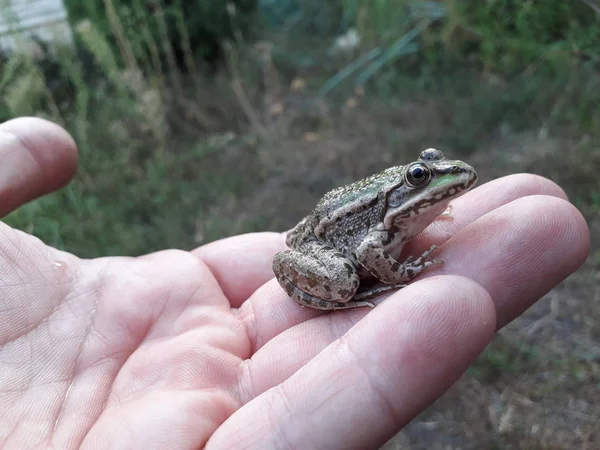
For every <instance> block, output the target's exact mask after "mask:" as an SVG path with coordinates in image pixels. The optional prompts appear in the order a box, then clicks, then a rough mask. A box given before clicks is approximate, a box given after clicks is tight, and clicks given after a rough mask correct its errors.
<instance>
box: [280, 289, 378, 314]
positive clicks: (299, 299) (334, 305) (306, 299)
mask: <svg viewBox="0 0 600 450" xmlns="http://www.w3.org/2000/svg"><path fill="white" fill-rule="evenodd" d="M286 292H287V294H288V295H289V296H290V297H291V298H292V299H293V300H294V301H295V302H296V303H298V304H300V305H302V306H308V307H309V308H313V309H321V310H323V311H332V310H338V309H354V308H364V307H367V306H368V307H371V308H375V305H374V304H373V303H371V302H367V301H354V300H351V301H349V302H346V303H342V302H332V301H330V300H329V301H328V300H321V299H318V298H316V297H313V296H311V295H308V294H307V293H306V292H302V291H301V290H300V289H298V288H297V287H296V286H294V285H293V284H291V283H289V288H288V287H286Z"/></svg>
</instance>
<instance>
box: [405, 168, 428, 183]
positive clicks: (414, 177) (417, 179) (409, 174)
mask: <svg viewBox="0 0 600 450" xmlns="http://www.w3.org/2000/svg"><path fill="white" fill-rule="evenodd" d="M430 176H431V172H430V171H429V168H428V167H427V166H425V165H423V164H419V163H417V164H413V165H412V166H410V167H409V168H408V170H407V171H406V182H407V183H408V184H409V185H410V186H413V187H419V186H423V185H424V184H426V183H427V182H428V181H429V178H430Z"/></svg>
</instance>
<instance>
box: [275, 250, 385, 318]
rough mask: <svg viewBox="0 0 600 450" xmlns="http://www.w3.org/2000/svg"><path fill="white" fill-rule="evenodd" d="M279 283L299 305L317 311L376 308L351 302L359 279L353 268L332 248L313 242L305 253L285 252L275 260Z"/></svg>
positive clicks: (365, 303)
mask: <svg viewBox="0 0 600 450" xmlns="http://www.w3.org/2000/svg"><path fill="white" fill-rule="evenodd" d="M273 271H274V272H275V276H276V278H277V281H278V282H279V284H280V285H281V286H282V287H283V288H284V289H285V291H286V292H287V294H288V295H289V296H290V297H291V298H292V299H293V300H295V301H296V302H297V303H299V304H301V305H304V306H308V307H311V308H315V309H322V310H333V309H351V308H360V307H364V306H373V304H371V303H370V302H362V301H361V302H356V301H352V298H353V296H354V293H355V292H356V290H357V289H358V286H359V284H360V280H359V277H358V274H357V272H356V269H355V267H354V265H353V264H352V263H351V262H350V261H349V260H348V259H347V258H346V257H345V256H344V255H343V254H341V253H340V252H338V251H337V250H335V249H334V248H333V247H330V246H327V245H325V244H322V243H320V242H310V243H307V244H305V245H304V246H303V247H302V251H296V250H286V251H283V252H280V253H277V254H276V255H275V257H274V258H273Z"/></svg>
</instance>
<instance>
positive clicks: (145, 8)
mask: <svg viewBox="0 0 600 450" xmlns="http://www.w3.org/2000/svg"><path fill="white" fill-rule="evenodd" d="M65 6H66V8H67V11H68V14H69V19H70V21H71V23H72V24H73V26H75V27H77V26H78V24H79V23H80V22H81V21H85V20H89V21H90V22H92V23H93V24H94V26H95V27H96V28H97V29H98V31H99V32H100V33H101V34H102V35H103V36H104V37H105V38H108V40H109V42H110V43H111V45H113V46H115V49H118V48H119V46H120V45H121V46H122V43H121V42H120V41H122V40H123V39H125V40H126V41H127V42H128V43H129V45H130V46H131V50H132V52H133V54H135V55H137V56H140V57H141V56H142V55H144V54H147V53H150V52H152V51H153V50H152V48H150V47H151V46H155V47H156V50H157V51H158V53H160V56H161V58H162V59H163V63H164V60H165V59H167V58H170V57H171V56H173V57H174V58H175V59H176V60H177V62H178V65H179V67H180V68H182V69H183V68H185V62H184V59H185V57H186V52H188V51H191V53H192V54H193V56H194V58H197V60H198V61H204V62H205V63H208V64H210V65H211V66H213V67H214V66H215V65H216V64H218V63H219V62H221V61H222V57H223V48H222V45H223V42H224V41H236V40H244V39H252V38H253V37H255V31H256V28H257V20H258V17H257V14H256V13H257V0H228V1H206V0H204V1H185V0H65ZM117 22H118V23H117ZM119 33H123V34H124V36H119V35H118V34H119ZM169 47H170V48H169ZM170 53H172V55H170ZM146 59H148V58H146Z"/></svg>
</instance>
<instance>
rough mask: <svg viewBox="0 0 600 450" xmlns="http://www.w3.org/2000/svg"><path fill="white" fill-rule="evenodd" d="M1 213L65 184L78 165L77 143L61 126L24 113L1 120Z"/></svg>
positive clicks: (6, 212)
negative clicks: (13, 117)
mask: <svg viewBox="0 0 600 450" xmlns="http://www.w3.org/2000/svg"><path fill="white" fill-rule="evenodd" d="M0 161H2V164H0V216H4V215H6V214H8V213H9V212H11V211H12V210H14V209H16V208H18V207H19V206H21V205H23V204H25V203H27V202H28V201H31V200H33V199H35V198H37V197H40V196H42V195H44V194H48V193H50V192H52V191H55V190H56V189H58V188H60V187H62V186H64V185H65V184H66V183H67V182H68V181H69V180H70V179H71V177H72V176H73V174H74V173H75V169H76V168H77V147H76V145H75V142H74V141H73V139H72V138H71V136H70V135H69V133H67V132H66V131H65V130H64V129H63V128H61V127H59V126H58V125H55V124H53V123H52V122H49V121H47V120H43V119H38V118H34V117H24V118H19V119H14V120H9V121H7V122H4V123H2V124H0Z"/></svg>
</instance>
